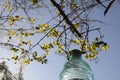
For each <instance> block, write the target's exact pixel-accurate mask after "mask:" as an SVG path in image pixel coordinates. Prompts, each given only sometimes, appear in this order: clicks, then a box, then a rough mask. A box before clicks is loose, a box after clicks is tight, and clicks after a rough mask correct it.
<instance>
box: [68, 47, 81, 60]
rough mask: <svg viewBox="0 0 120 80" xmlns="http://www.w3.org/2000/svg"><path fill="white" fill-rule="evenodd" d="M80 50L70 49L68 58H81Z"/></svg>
mask: <svg viewBox="0 0 120 80" xmlns="http://www.w3.org/2000/svg"><path fill="white" fill-rule="evenodd" d="M81 57H82V52H81V51H80V50H78V49H74V50H72V51H70V59H81Z"/></svg>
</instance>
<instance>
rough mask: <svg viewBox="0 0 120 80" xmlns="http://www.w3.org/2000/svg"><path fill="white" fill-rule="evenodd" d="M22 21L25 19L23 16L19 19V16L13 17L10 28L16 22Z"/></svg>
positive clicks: (10, 20)
mask: <svg viewBox="0 0 120 80" xmlns="http://www.w3.org/2000/svg"><path fill="white" fill-rule="evenodd" d="M21 19H24V17H23V16H21V17H19V16H18V15H17V16H11V17H10V19H9V26H12V25H13V24H14V23H15V22H16V21H20V20H21Z"/></svg>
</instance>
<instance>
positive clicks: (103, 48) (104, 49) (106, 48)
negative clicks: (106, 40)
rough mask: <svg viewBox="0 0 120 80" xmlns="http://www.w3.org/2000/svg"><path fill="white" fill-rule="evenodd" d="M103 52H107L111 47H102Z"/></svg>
mask: <svg viewBox="0 0 120 80" xmlns="http://www.w3.org/2000/svg"><path fill="white" fill-rule="evenodd" d="M100 48H101V49H102V50H103V51H105V52H107V50H108V48H109V46H108V45H105V46H101V47H100Z"/></svg>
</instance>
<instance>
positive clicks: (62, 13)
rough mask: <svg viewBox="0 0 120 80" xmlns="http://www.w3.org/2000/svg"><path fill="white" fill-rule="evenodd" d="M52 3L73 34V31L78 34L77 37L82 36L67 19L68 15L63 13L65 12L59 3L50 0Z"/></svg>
mask: <svg viewBox="0 0 120 80" xmlns="http://www.w3.org/2000/svg"><path fill="white" fill-rule="evenodd" d="M50 1H51V2H52V3H53V5H54V6H55V7H56V8H57V9H58V11H59V12H60V14H61V15H62V16H63V19H64V20H65V21H66V23H67V24H68V25H69V26H70V27H71V29H72V30H71V31H72V33H73V34H74V32H75V33H76V34H77V35H78V37H80V38H81V37H82V35H81V34H80V33H79V31H78V30H77V29H76V28H75V27H74V25H73V24H72V22H71V21H70V20H69V19H68V16H67V15H66V14H65V12H64V11H63V10H62V9H61V7H60V5H59V4H58V3H56V2H55V0H50Z"/></svg>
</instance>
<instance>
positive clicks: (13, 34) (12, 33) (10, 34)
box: [8, 30, 16, 36]
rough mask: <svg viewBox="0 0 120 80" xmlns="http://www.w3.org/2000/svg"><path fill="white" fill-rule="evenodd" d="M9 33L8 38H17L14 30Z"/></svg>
mask: <svg viewBox="0 0 120 80" xmlns="http://www.w3.org/2000/svg"><path fill="white" fill-rule="evenodd" d="M8 32H9V33H8V36H16V32H15V31H14V30H9V31H8Z"/></svg>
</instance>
